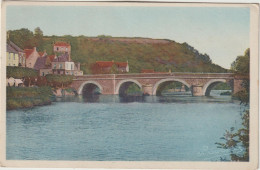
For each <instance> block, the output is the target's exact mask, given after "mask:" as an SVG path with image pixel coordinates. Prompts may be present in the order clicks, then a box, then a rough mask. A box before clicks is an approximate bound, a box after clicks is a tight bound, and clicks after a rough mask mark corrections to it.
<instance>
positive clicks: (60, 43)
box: [54, 42, 70, 47]
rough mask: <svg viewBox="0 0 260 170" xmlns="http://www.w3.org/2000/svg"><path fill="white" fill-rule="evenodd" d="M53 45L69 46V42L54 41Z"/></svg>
mask: <svg viewBox="0 0 260 170" xmlns="http://www.w3.org/2000/svg"><path fill="white" fill-rule="evenodd" d="M54 46H63V47H69V46H70V44H68V43H66V42H56V43H55V44H54Z"/></svg>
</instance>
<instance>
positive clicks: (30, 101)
mask: <svg viewBox="0 0 260 170" xmlns="http://www.w3.org/2000/svg"><path fill="white" fill-rule="evenodd" d="M6 91H7V109H8V110H9V109H18V108H28V107H33V106H37V105H45V104H50V103H51V102H52V101H53V100H54V95H53V93H52V89H51V88H50V87H47V86H45V87H7V88H6Z"/></svg>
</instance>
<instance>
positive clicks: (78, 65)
mask: <svg viewBox="0 0 260 170" xmlns="http://www.w3.org/2000/svg"><path fill="white" fill-rule="evenodd" d="M77 67H78V71H80V62H78V64H77Z"/></svg>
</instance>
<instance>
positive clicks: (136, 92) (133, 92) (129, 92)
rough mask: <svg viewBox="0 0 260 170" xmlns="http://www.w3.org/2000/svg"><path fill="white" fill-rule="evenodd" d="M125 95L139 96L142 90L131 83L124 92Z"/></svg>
mask: <svg viewBox="0 0 260 170" xmlns="http://www.w3.org/2000/svg"><path fill="white" fill-rule="evenodd" d="M126 94H127V95H130V96H131V95H140V94H142V90H141V89H140V87H139V86H138V85H137V84H135V83H132V84H131V85H129V87H128V89H127V90H126Z"/></svg>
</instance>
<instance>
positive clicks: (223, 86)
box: [212, 83, 232, 90]
mask: <svg viewBox="0 0 260 170" xmlns="http://www.w3.org/2000/svg"><path fill="white" fill-rule="evenodd" d="M212 90H232V89H231V87H230V86H229V85H228V84H227V83H218V84H217V85H216V86H215V87H214V88H213V89H212Z"/></svg>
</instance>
